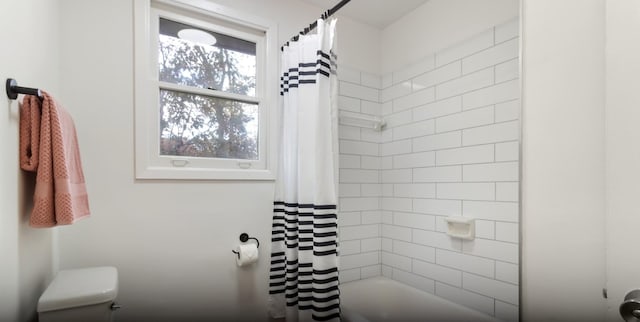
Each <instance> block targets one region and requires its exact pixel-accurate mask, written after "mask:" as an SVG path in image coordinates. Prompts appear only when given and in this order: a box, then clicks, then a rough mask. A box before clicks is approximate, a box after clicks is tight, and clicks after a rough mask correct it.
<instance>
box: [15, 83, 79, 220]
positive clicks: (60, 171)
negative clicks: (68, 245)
mask: <svg viewBox="0 0 640 322" xmlns="http://www.w3.org/2000/svg"><path fill="white" fill-rule="evenodd" d="M42 95H43V97H44V99H43V101H42V104H41V103H40V100H39V99H38V98H37V97H35V96H31V95H26V96H25V97H24V100H23V102H22V106H21V107H20V167H21V168H22V169H24V170H27V171H31V172H34V171H35V172H36V173H37V174H36V189H35V193H34V195H33V211H32V212H31V218H30V220H29V225H31V226H32V227H52V226H57V225H69V224H72V223H74V222H76V221H77V220H79V219H82V218H85V217H88V216H89V199H88V197H87V190H86V188H85V182H84V174H83V173H82V164H81V163H80V151H79V150H78V139H77V137H76V129H75V126H74V124H73V119H71V115H69V113H67V111H66V110H65V109H64V108H62V106H60V105H59V104H57V103H56V102H55V101H54V99H53V98H52V97H51V96H50V95H49V94H47V93H45V92H42ZM41 105H42V116H40V112H41V111H40V106H41Z"/></svg>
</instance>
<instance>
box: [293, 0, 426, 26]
mask: <svg viewBox="0 0 640 322" xmlns="http://www.w3.org/2000/svg"><path fill="white" fill-rule="evenodd" d="M301 1H303V2H306V3H310V4H313V5H315V6H318V7H321V8H326V9H330V8H332V7H333V6H335V5H336V4H337V3H338V2H340V0H301ZM427 1H429V0H351V2H349V3H347V4H346V5H345V6H344V7H342V9H340V11H338V13H339V14H340V15H343V16H346V17H349V18H351V19H353V20H356V21H359V22H362V23H365V24H368V25H371V26H374V27H376V28H378V29H384V28H385V27H386V26H388V25H390V24H391V23H393V22H394V21H396V20H398V19H399V18H400V17H402V16H404V15H406V14H407V13H409V12H411V10H413V9H415V8H417V7H419V6H420V5H422V4H423V3H425V2H427Z"/></svg>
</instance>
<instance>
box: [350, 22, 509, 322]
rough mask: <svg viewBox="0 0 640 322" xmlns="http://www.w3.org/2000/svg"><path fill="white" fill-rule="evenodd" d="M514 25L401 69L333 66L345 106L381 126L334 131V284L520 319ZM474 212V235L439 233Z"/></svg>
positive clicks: (482, 34) (504, 26) (494, 29)
mask: <svg viewBox="0 0 640 322" xmlns="http://www.w3.org/2000/svg"><path fill="white" fill-rule="evenodd" d="M518 26H519V23H518V21H517V20H514V21H510V22H507V23H505V24H503V25H500V26H496V27H495V28H492V29H490V30H487V31H484V32H482V33H480V34H478V35H477V36H476V37H473V38H471V39H468V40H467V41H465V42H463V43H460V44H458V45H456V46H453V47H451V48H448V49H445V50H442V51H441V52H437V53H435V54H433V55H430V56H428V57H425V58H424V60H423V61H419V62H416V63H414V64H412V65H410V66H407V67H405V68H403V69H400V70H398V71H394V72H392V73H389V74H387V75H382V76H377V75H372V74H370V73H366V72H361V71H357V70H354V69H350V68H348V67H344V66H341V67H340V70H339V73H338V75H339V79H340V98H339V106H340V110H341V112H343V113H350V115H357V114H360V115H362V116H372V115H373V116H380V117H382V118H383V119H384V120H385V121H386V124H387V125H386V127H385V128H384V130H383V131H381V132H377V131H375V130H371V129H365V128H359V127H353V126H347V125H341V126H340V129H339V131H340V136H339V137H340V187H339V194H340V208H339V209H340V217H339V225H340V233H341V235H340V240H341V248H340V251H341V271H340V272H341V275H340V279H341V281H342V282H348V281H352V280H358V279H364V278H368V277H372V276H378V275H383V276H386V277H389V278H392V279H395V280H397V281H399V282H402V283H405V284H408V285H411V286H413V287H416V288H419V289H421V290H423V291H426V292H429V293H434V294H436V295H438V296H440V297H443V298H446V299H448V300H451V301H454V302H457V303H459V304H462V305H465V306H468V307H470V308H473V309H476V310H479V311H482V312H484V313H487V314H489V315H492V316H495V317H496V318H498V319H500V320H505V321H517V320H518V285H519V280H518V265H519V264H518V258H519V253H518V252H519V251H518V249H519V247H518V243H519V238H520V236H519V215H518V194H519V191H518V186H519V185H518V180H519V144H520V143H519V136H520V134H519V133H520V130H519V124H520V123H519V118H520V100H519V99H520V93H519V74H518V61H519V57H518V53H519V50H518V42H519V39H518V33H519V32H518ZM447 216H464V217H470V218H475V219H476V238H475V239H474V240H460V239H455V238H451V237H450V236H448V235H447V234H446V228H447V224H446V222H445V218H446V217H447Z"/></svg>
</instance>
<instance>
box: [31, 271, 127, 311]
mask: <svg viewBox="0 0 640 322" xmlns="http://www.w3.org/2000/svg"><path fill="white" fill-rule="evenodd" d="M117 295H118V270H117V269H116V268H115V267H110V266H105V267H91V268H81V269H69V270H62V271H60V272H58V274H57V275H56V277H55V278H54V279H53V281H52V282H51V284H49V287H47V289H46V290H45V291H44V293H43V294H42V296H40V300H39V301H38V312H47V311H54V310H63V309H68V308H72V307H79V306H85V305H92V304H99V303H104V302H108V301H112V300H114V299H115V298H116V296H117Z"/></svg>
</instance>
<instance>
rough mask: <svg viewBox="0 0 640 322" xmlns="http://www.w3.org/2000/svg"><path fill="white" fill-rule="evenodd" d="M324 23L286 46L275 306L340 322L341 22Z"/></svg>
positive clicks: (299, 316) (291, 321) (275, 313)
mask: <svg viewBox="0 0 640 322" xmlns="http://www.w3.org/2000/svg"><path fill="white" fill-rule="evenodd" d="M317 22H318V26H317V33H316V34H312V35H301V36H299V40H298V41H292V42H291V43H290V44H288V45H286V46H285V47H283V51H282V75H281V76H282V77H281V86H280V88H281V92H280V95H281V102H282V104H281V105H282V111H281V112H282V118H281V120H282V128H281V131H282V133H281V145H280V149H281V151H280V154H279V164H278V174H277V178H276V188H275V198H274V203H273V206H274V207H273V208H274V209H273V226H272V227H273V228H272V239H271V241H272V246H271V269H270V281H269V309H270V313H271V315H272V317H274V318H282V317H285V318H286V321H287V322H295V321H340V298H339V295H340V294H339V293H340V292H339V289H338V227H337V208H336V201H337V187H336V183H337V156H338V140H337V132H338V131H337V84H338V82H337V77H336V56H335V45H334V44H335V42H336V37H335V24H336V20H335V19H333V20H331V21H324V20H322V19H319V20H318V21H317Z"/></svg>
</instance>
